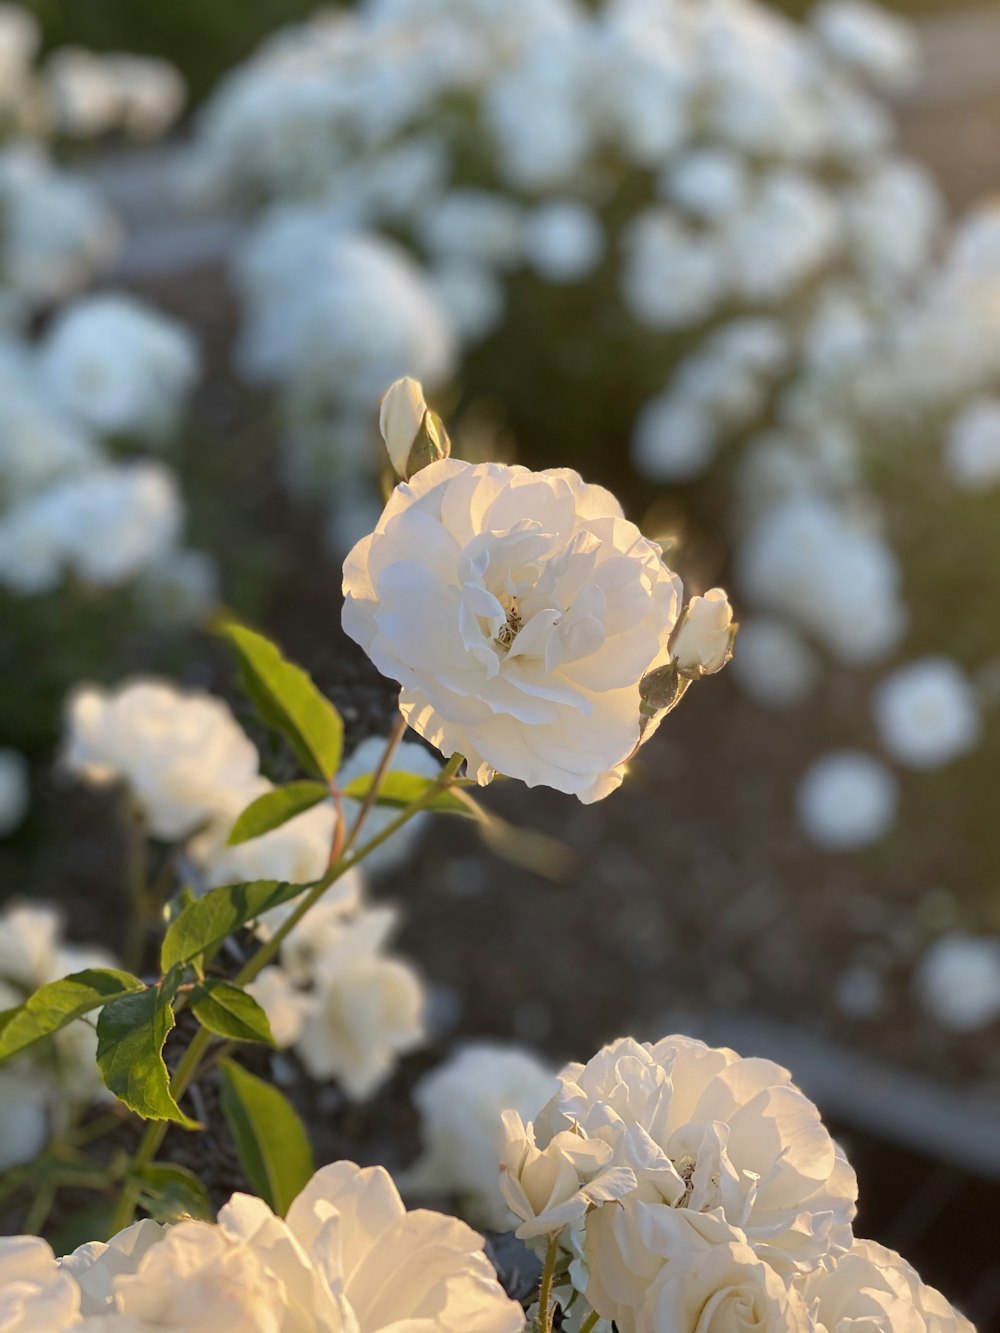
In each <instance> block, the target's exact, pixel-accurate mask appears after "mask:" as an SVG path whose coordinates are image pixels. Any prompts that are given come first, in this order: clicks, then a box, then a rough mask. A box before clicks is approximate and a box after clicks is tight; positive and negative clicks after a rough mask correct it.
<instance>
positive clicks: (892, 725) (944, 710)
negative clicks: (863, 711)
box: [872, 657, 982, 768]
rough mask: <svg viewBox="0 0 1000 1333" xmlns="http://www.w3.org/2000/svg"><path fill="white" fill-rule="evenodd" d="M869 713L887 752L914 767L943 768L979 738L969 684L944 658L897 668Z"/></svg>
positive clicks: (976, 710) (877, 693)
mask: <svg viewBox="0 0 1000 1333" xmlns="http://www.w3.org/2000/svg"><path fill="white" fill-rule="evenodd" d="M872 709H873V712H874V716H875V726H876V728H877V729H878V733H879V736H880V738H881V741H882V744H883V745H884V746H885V748H886V750H888V752H889V754H890V755H891V756H892V757H893V759H896V760H898V761H899V762H900V763H901V764H908V765H909V766H910V767H912V768H938V767H939V766H940V765H941V764H947V763H948V762H949V761H950V760H952V759H955V758H957V756H958V755H960V754H964V753H965V752H966V751H967V750H971V749H972V748H973V747H974V746H975V745H976V744H977V743H978V741H979V739H980V736H981V735H982V720H981V718H980V715H979V708H978V706H977V703H976V697H975V694H974V692H973V689H972V686H971V684H970V683H969V679H968V677H967V676H966V674H965V672H964V671H963V670H962V668H961V667H960V666H959V665H958V663H957V662H953V661H952V660H951V659H950V658H947V657H923V658H921V659H920V660H919V661H917V662H910V663H909V664H908V665H906V666H904V667H900V668H899V670H898V671H895V672H893V674H892V675H891V676H889V677H888V678H887V679H886V680H883V681H882V683H881V684H880V685H879V686H878V688H877V689H876V691H875V695H874V698H873V700H872Z"/></svg>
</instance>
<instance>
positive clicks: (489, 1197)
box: [403, 1042, 556, 1231]
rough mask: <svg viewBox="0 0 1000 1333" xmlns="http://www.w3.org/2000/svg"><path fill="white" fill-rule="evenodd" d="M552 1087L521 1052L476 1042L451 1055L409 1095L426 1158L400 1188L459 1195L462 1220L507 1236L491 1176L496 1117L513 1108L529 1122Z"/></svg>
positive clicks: (541, 1068) (506, 1219)
mask: <svg viewBox="0 0 1000 1333" xmlns="http://www.w3.org/2000/svg"><path fill="white" fill-rule="evenodd" d="M555 1086H556V1079H555V1072H554V1070H552V1069H549V1068H547V1067H546V1066H545V1065H544V1064H542V1062H541V1061H540V1060H539V1059H538V1058H537V1056H534V1055H532V1054H531V1052H530V1051H526V1050H522V1049H521V1048H520V1047H517V1046H504V1045H501V1044H499V1043H493V1042H474V1043H472V1044H470V1045H468V1046H464V1047H462V1048H461V1049H460V1050H458V1051H456V1052H455V1053H454V1054H453V1055H452V1056H451V1057H450V1058H449V1059H448V1060H447V1061H446V1062H445V1063H444V1064H443V1065H439V1066H438V1068H436V1069H433V1070H431V1072H430V1073H429V1074H425V1075H424V1077H423V1078H421V1079H420V1080H419V1082H418V1083H417V1085H416V1087H415V1088H414V1090H413V1101H414V1103H415V1105H416V1106H417V1109H418V1110H419V1112H420V1135H421V1139H422V1142H423V1153H422V1154H421V1156H420V1158H419V1160H418V1161H417V1162H416V1163H415V1164H414V1165H413V1166H412V1167H411V1168H410V1170H409V1171H407V1172H406V1175H405V1178H404V1183H403V1188H404V1189H407V1190H415V1191H417V1192H418V1193H424V1192H426V1193H432V1194H455V1195H458V1196H459V1198H460V1199H461V1201H462V1203H463V1204H464V1205H465V1208H464V1210H463V1216H465V1215H468V1216H470V1217H471V1218H472V1219H473V1220H475V1221H477V1222H479V1221H480V1220H481V1222H482V1224H483V1225H484V1226H487V1227H489V1228H490V1229H491V1230H493V1231H506V1230H508V1229H509V1227H510V1225H511V1221H510V1211H509V1209H508V1208H507V1205H506V1204H505V1203H504V1200H503V1197H502V1195H501V1193H500V1186H499V1183H498V1180H497V1169H496V1163H497V1161H498V1160H499V1157H500V1152H501V1150H502V1146H503V1128H502V1125H501V1121H500V1117H501V1114H502V1113H503V1112H504V1111H505V1110H507V1109H508V1108H513V1110H515V1111H516V1112H517V1113H518V1115H520V1116H521V1117H522V1118H523V1119H525V1120H530V1119H531V1117H532V1116H534V1115H535V1113H536V1112H537V1111H538V1109H539V1107H541V1106H543V1105H544V1104H545V1103H546V1102H547V1101H548V1100H549V1098H550V1097H551V1096H552V1093H553V1092H554V1091H555ZM466 1210H467V1211H466Z"/></svg>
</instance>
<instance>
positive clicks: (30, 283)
mask: <svg viewBox="0 0 1000 1333" xmlns="http://www.w3.org/2000/svg"><path fill="white" fill-rule="evenodd" d="M0 211H2V212H3V215H4V232H3V239H2V242H0V256H2V261H3V271H4V282H5V284H7V286H8V287H9V288H10V291H9V292H8V293H7V294H6V295H7V296H8V297H9V298H10V299H11V300H12V301H13V302H14V304H15V306H16V307H19V308H20V309H19V313H26V314H31V313H33V312H34V311H35V310H36V309H38V308H40V307H43V306H46V305H48V304H50V303H51V302H54V301H59V300H64V299H65V298H66V297H68V296H72V295H73V294H74V293H75V292H77V291H79V290H80V289H81V288H82V287H84V286H85V285H86V283H87V282H88V281H89V280H90V278H91V277H92V276H93V275H94V274H95V273H96V272H97V271H98V270H100V269H101V268H103V267H105V266H106V265H107V264H108V263H109V262H110V260H111V259H112V257H113V256H114V253H115V251H116V250H117V248H118V243H119V239H120V231H119V227H118V224H117V222H116V221H115V219H114V217H113V216H112V215H111V214H110V212H109V211H108V209H107V206H106V204H105V203H104V202H103V200H102V199H101V198H100V196H99V195H98V193H97V192H96V190H95V189H94V188H93V187H92V186H91V185H90V184H89V183H88V182H87V181H85V180H84V179H83V178H82V177H80V176H75V175H72V174H71V173H69V172H66V171H61V170H58V169H57V168H55V167H54V166H52V165H51V164H50V163H49V162H48V161H47V160H46V158H45V156H44V154H43V153H42V152H41V150H39V149H37V148H35V147H29V146H27V145H26V144H14V145H12V146H10V147H7V148H4V149H3V150H2V151H0Z"/></svg>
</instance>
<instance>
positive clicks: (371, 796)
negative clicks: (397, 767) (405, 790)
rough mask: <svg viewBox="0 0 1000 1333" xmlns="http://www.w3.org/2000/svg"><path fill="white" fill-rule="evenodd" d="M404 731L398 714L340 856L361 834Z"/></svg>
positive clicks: (401, 716)
mask: <svg viewBox="0 0 1000 1333" xmlns="http://www.w3.org/2000/svg"><path fill="white" fill-rule="evenodd" d="M405 731H406V718H405V717H404V716H403V715H402V713H400V715H399V717H397V718H396V721H395V723H394V725H393V728H392V731H391V732H390V733H389V739H388V740H387V741H386V743H385V749H384V750H383V751H382V758H381V759H380V760H379V761H378V768H376V770H375V775H374V777H373V778H372V785H371V786H370V787H369V788H368V791H367V793H366V795H365V799H364V800H363V801H362V803H361V809H360V810H359V811H358V817H357V819H356V820H355V821H354V823H353V824H352V825H351V831H350V833H348V835H347V841H346V842H345V843H344V845H343V847H342V848H341V852H340V854H341V856H346V855H347V853H348V852H349V851H350V850H351V848H352V847H353V846H354V844H355V843H356V842H357V840H358V834H359V833H360V832H361V829H362V826H363V825H364V822H365V820H366V819H367V818H368V815H369V812H370V811H371V808H372V806H373V805H374V804H375V798H376V797H377V796H378V794H379V789H380V788H381V786H382V783H383V782H384V781H385V775H386V773H388V771H389V765H390V764H391V763H392V757H393V755H394V754H395V753H396V751H397V750H398V749H399V743H400V741H401V740H402V739H403V735H404V733H405Z"/></svg>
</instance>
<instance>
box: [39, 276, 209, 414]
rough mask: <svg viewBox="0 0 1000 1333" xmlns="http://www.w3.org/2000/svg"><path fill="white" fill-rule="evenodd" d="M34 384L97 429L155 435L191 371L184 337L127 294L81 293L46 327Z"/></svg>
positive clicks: (176, 405)
mask: <svg viewBox="0 0 1000 1333" xmlns="http://www.w3.org/2000/svg"><path fill="white" fill-rule="evenodd" d="M38 372H39V376H40V378H41V383H42V385H43V386H44V388H45V390H46V391H47V393H48V394H49V395H50V396H51V398H52V400H53V402H55V403H58V404H59V406H60V407H61V408H62V409H63V410H64V411H65V412H66V413H67V415H68V416H70V418H71V419H76V420H78V421H79V422H81V423H82V424H83V425H84V426H87V427H89V428H91V429H92V430H95V431H97V432H99V433H101V434H112V435H136V436H140V437H142V438H148V439H152V440H156V439H158V438H160V437H162V435H163V434H164V432H166V431H169V430H170V428H171V427H172V425H173V424H174V422H175V420H176V418H177V416H178V414H179V412H180V409H181V406H182V404H183V401H184V399H185V397H186V396H187V394H188V392H189V391H190V390H191V388H192V387H193V384H194V381H195V379H196V377H197V374H198V355H197V351H196V349H195V344H194V341H193V339H192V337H191V335H190V334H189V333H188V332H187V330H186V329H185V328H184V327H183V325H181V324H178V323H177V322H176V321H175V320H172V319H168V318H167V317H165V316H164V315H161V314H159V313H158V312H157V311H155V310H153V309H151V308H150V307H148V306H145V305H143V304H142V303H141V302H139V301H136V300H134V299H133V298H132V297H130V296H123V295H120V294H114V293H106V294H103V295H99V296H88V297H85V298H83V299H82V300H80V301H77V302H76V303H75V304H73V305H71V306H69V307H67V308H66V310H65V311H64V312H63V313H62V314H61V315H60V316H59V317H58V319H57V320H56V321H55V322H54V323H53V325H52V326H51V328H50V329H49V330H48V331H47V333H46V336H45V339H44V341H43V343H42V346H41V348H40V351H39V361H38Z"/></svg>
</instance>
